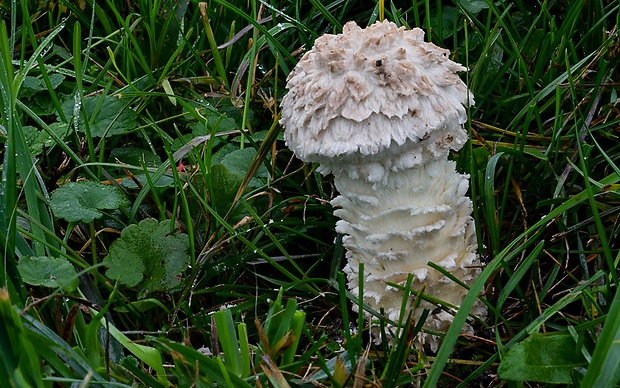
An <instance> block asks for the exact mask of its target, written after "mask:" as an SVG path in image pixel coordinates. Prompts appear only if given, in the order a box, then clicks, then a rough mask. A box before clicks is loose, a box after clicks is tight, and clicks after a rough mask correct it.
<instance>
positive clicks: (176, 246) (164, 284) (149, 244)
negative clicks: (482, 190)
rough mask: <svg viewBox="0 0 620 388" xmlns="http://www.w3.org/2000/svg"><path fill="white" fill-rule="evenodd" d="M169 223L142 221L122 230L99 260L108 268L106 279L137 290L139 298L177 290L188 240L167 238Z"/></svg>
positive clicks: (186, 260) (176, 235) (182, 236)
mask: <svg viewBox="0 0 620 388" xmlns="http://www.w3.org/2000/svg"><path fill="white" fill-rule="evenodd" d="M170 222H172V221H171V220H165V221H162V222H157V220H155V219H146V220H143V221H141V222H140V223H139V224H138V225H129V226H128V227H126V228H125V229H123V231H122V232H121V237H120V238H119V239H118V240H116V241H114V243H112V245H111V246H110V253H109V254H108V255H107V256H106V257H105V259H104V260H103V263H104V264H105V265H106V266H107V267H108V270H107V271H106V275H107V276H108V277H109V278H110V279H118V280H119V281H120V282H121V283H123V284H126V285H127V286H129V287H137V288H138V290H139V291H138V297H139V298H143V297H144V296H146V294H147V293H149V292H153V291H167V290H170V289H172V288H174V287H176V286H178V285H179V283H180V275H181V272H183V271H184V270H185V269H186V268H187V267H188V264H189V255H188V254H187V250H188V248H189V237H188V236H187V235H186V234H184V233H174V234H170Z"/></svg>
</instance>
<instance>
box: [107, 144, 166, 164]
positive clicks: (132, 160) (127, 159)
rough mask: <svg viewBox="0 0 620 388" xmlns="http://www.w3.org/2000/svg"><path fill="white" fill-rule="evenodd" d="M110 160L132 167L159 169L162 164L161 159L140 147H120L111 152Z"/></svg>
mask: <svg viewBox="0 0 620 388" xmlns="http://www.w3.org/2000/svg"><path fill="white" fill-rule="evenodd" d="M108 160H109V161H110V162H111V163H118V162H121V163H124V164H129V165H132V166H142V165H146V167H157V166H159V165H160V164H161V158H160V157H159V156H157V155H155V154H154V153H152V152H151V151H149V150H145V149H142V148H138V147H120V148H115V149H113V150H112V152H110V157H109V158H108Z"/></svg>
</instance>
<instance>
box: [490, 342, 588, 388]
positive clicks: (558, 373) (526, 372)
mask: <svg viewBox="0 0 620 388" xmlns="http://www.w3.org/2000/svg"><path fill="white" fill-rule="evenodd" d="M586 365H587V362H586V360H585V358H584V357H583V354H582V353H581V350H580V348H579V346H578V345H577V343H575V340H574V339H573V337H572V336H571V335H570V334H558V335H542V334H539V333H533V334H532V335H531V336H530V337H528V338H526V339H525V340H523V342H521V343H518V344H516V345H515V346H513V347H512V348H510V349H508V352H507V353H506V356H505V357H504V359H503V360H502V362H501V363H500V364H499V369H498V375H499V377H500V378H502V379H504V380H512V381H532V382H540V383H550V384H571V383H572V377H571V374H572V370H573V368H576V367H584V366H586Z"/></svg>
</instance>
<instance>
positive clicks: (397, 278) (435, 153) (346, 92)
mask: <svg viewBox="0 0 620 388" xmlns="http://www.w3.org/2000/svg"><path fill="white" fill-rule="evenodd" d="M448 55H449V51H448V50H445V49H442V48H439V47H437V46H436V45H434V44H432V43H426V42H424V32H423V31H422V30H421V29H418V28H415V29H413V30H405V29H404V28H402V27H401V28H398V27H397V26H396V25H395V24H394V23H391V22H387V21H385V22H382V23H381V22H378V23H375V24H374V25H372V26H370V27H368V28H366V29H361V28H360V27H358V26H357V25H356V24H355V23H354V22H349V23H347V24H346V25H345V26H344V28H343V33H342V34H339V35H324V36H322V37H320V38H318V39H317V40H316V42H315V44H314V47H313V48H312V49H311V50H310V51H308V52H307V53H306V54H305V55H304V56H303V58H302V59H301V60H300V61H299V63H298V64H297V66H296V67H295V69H293V71H292V72H291V74H290V75H289V77H288V84H287V88H288V89H289V92H288V94H287V95H286V96H285V97H284V98H283V100H282V120H281V123H282V125H283V126H284V127H285V133H284V137H285V140H286V144H287V145H288V147H290V148H291V149H292V150H293V152H294V153H295V155H296V156H297V157H298V158H300V159H301V160H304V161H307V162H318V163H320V166H319V171H320V172H321V173H322V174H329V173H332V174H333V175H334V183H335V185H336V188H337V189H338V191H339V192H340V195H339V196H338V197H336V198H335V199H333V200H332V205H333V206H336V207H337V208H338V209H337V210H335V212H334V213H335V214H336V215H337V216H338V217H340V218H341V220H340V221H338V223H337V224H336V230H337V231H338V232H340V233H343V234H344V237H343V243H344V246H345V247H346V248H347V260H348V263H347V265H346V267H345V268H344V271H345V272H346V274H347V276H348V286H349V288H350V290H351V292H352V293H353V294H354V295H358V291H359V289H358V282H359V278H358V276H359V274H358V267H359V263H360V262H361V263H364V271H365V273H364V277H365V281H364V302H365V303H367V304H368V305H370V306H371V307H373V308H374V309H376V310H377V311H379V310H380V308H383V309H384V310H385V313H386V315H387V316H388V318H389V319H391V320H393V321H398V318H399V315H400V314H401V302H402V299H403V295H404V293H403V292H402V291H400V290H398V289H397V288H395V287H392V286H389V285H388V284H387V282H390V283H396V284H401V285H404V284H405V283H406V280H407V277H408V275H409V274H413V275H414V283H413V287H414V289H416V290H421V289H422V288H423V286H425V290H424V292H425V293H426V294H428V295H430V296H432V297H434V298H437V299H440V300H442V301H445V302H447V303H448V304H452V305H455V306H459V305H460V304H461V302H462V300H463V298H464V296H465V295H466V294H467V290H466V289H465V288H463V287H462V286H460V285H458V284H456V283H454V282H453V281H451V280H449V279H448V278H446V277H445V276H443V275H442V274H441V273H440V272H439V271H437V270H434V269H432V268H431V267H429V266H428V265H427V263H428V262H429V261H431V262H433V263H436V264H438V265H439V266H441V267H443V268H445V269H446V270H447V271H449V272H450V273H451V274H453V275H454V276H456V277H457V278H459V279H460V280H461V281H463V282H464V283H465V284H471V283H472V282H473V280H474V279H475V277H476V276H477V275H478V273H479V272H480V269H479V267H480V262H479V259H478V257H477V255H476V252H475V251H476V247H477V243H476V234H475V226H474V222H473V219H472V217H471V212H472V202H471V200H470V199H469V198H467V197H466V193H467V189H468V186H469V181H468V179H469V176H468V175H464V174H460V173H458V172H456V166H455V163H454V162H453V161H449V160H448V154H449V152H450V149H452V150H459V149H460V148H461V147H462V146H463V144H465V142H466V141H467V140H468V137H467V133H466V131H465V130H464V129H463V123H465V122H466V120H467V113H466V109H465V107H466V106H468V105H469V104H473V97H472V95H471V94H470V93H469V91H468V89H467V86H466V85H465V84H464V83H463V82H462V81H461V79H460V78H459V77H458V76H457V75H456V72H458V71H463V70H465V68H464V67H463V66H461V65H460V64H458V63H456V62H453V61H451V60H450V59H449V58H448ZM412 302H413V298H411V300H410V301H409V303H410V306H409V309H411V308H412V306H411V304H412ZM436 307H437V306H434V305H431V304H430V303H428V302H423V303H422V305H421V307H420V308H418V309H417V310H416V311H414V314H413V317H414V319H416V320H417V319H418V318H419V317H420V314H421V313H422V308H429V309H430V310H435V309H436ZM473 313H474V314H476V315H477V316H480V317H484V316H485V315H486V310H485V309H484V308H483V307H481V306H477V307H476V308H475V311H473ZM452 318H453V317H452V315H451V314H449V313H447V312H444V311H441V312H439V313H431V314H430V315H429V316H428V319H427V321H426V324H425V328H427V329H431V330H434V331H444V332H445V331H446V330H447V328H448V327H449V325H450V323H451V322H452ZM422 340H425V341H426V342H428V343H429V344H430V346H431V348H432V349H436V348H437V345H438V340H437V338H434V337H430V336H428V335H425V336H423V337H422Z"/></svg>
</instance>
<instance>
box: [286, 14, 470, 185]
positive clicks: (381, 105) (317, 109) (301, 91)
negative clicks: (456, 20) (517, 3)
mask: <svg viewBox="0 0 620 388" xmlns="http://www.w3.org/2000/svg"><path fill="white" fill-rule="evenodd" d="M423 39H424V32H423V31H422V30H421V29H419V28H414V29H412V30H405V28H404V27H401V28H398V27H397V26H396V24H394V23H391V22H388V21H384V22H382V23H381V22H377V23H375V24H373V25H372V26H370V27H368V28H366V29H361V28H360V27H358V26H357V25H356V24H355V22H349V23H347V24H345V26H344V28H343V33H342V34H340V35H324V36H322V37H320V38H318V39H317V40H316V42H315V44H314V47H313V48H312V50H310V51H308V52H307V53H306V54H305V55H304V56H303V58H302V59H301V60H300V62H299V63H298V64H297V66H296V67H295V69H293V71H292V72H291V74H290V75H289V77H288V84H287V88H288V89H289V92H288V94H287V95H286V96H285V97H284V98H283V100H282V120H281V123H282V125H283V126H284V127H285V129H286V131H285V134H284V137H285V140H286V144H287V145H288V147H289V148H291V149H292V150H293V152H294V153H295V154H296V155H297V157H298V158H300V159H302V160H304V161H309V162H319V163H321V165H322V169H321V171H322V172H323V173H325V174H327V173H329V172H331V171H333V170H334V166H336V165H338V164H341V163H342V162H345V163H347V164H354V165H357V164H360V163H362V164H363V163H368V162H371V163H372V162H376V163H379V164H381V167H382V168H381V169H380V170H381V171H379V173H376V172H375V174H374V175H380V174H385V170H392V171H397V170H399V169H402V168H410V167H412V166H414V165H417V164H419V163H420V162H418V161H419V160H422V159H423V160H428V158H438V157H443V156H445V155H446V154H447V153H448V152H449V149H454V150H458V149H460V148H461V147H462V145H463V144H464V143H465V142H466V141H467V134H466V133H465V131H464V130H463V128H462V124H463V123H464V122H465V121H466V120H467V114H466V110H465V106H467V105H469V104H473V98H472V96H471V94H470V93H469V92H468V90H467V86H466V85H465V84H464V83H463V82H462V81H461V79H460V78H459V77H458V76H457V75H456V72H458V71H462V70H465V68H464V67H463V66H461V65H460V64H458V63H456V62H453V61H451V60H450V59H449V58H448V54H449V51H448V50H445V49H442V48H440V47H437V46H436V45H434V44H432V43H427V42H424V40H423ZM422 139H424V140H427V139H430V140H431V141H430V142H423V143H424V144H423V146H422V147H418V148H420V149H416V147H417V143H418V142H419V141H420V140H422ZM388 148H389V149H390V150H389V151H387V155H384V151H386V150H387V149H388ZM349 173H350V175H351V176H352V177H361V178H365V179H370V181H377V180H379V179H378V177H375V179H373V172H372V171H362V172H361V173H360V172H359V171H357V172H350V171H349Z"/></svg>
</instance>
